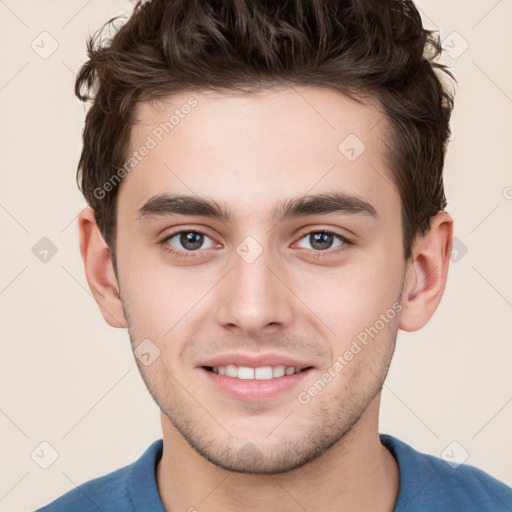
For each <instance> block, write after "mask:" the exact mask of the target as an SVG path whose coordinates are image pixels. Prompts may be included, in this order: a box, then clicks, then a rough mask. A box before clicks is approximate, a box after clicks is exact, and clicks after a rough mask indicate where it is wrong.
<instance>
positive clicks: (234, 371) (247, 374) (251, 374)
mask: <svg viewBox="0 0 512 512" xmlns="http://www.w3.org/2000/svg"><path fill="white" fill-rule="evenodd" d="M203 368H204V369H205V370H207V371H209V372H211V373H216V374H218V375H225V376H226V377H232V378H235V379H240V380H273V379H279V378H282V377H286V376H289V375H295V374H298V373H302V372H305V371H308V370H310V369H311V368H312V366H307V367H305V368H301V367H295V366H285V365H276V366H258V367H251V366H237V365H235V364H227V365H219V366H203Z"/></svg>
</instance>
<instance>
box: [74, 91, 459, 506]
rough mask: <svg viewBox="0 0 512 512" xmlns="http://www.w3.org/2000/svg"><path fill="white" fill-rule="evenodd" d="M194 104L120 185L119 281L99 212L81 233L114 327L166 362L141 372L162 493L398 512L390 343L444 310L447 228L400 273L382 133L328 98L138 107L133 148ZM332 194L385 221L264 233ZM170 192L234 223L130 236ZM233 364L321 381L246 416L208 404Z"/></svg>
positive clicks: (296, 223)
mask: <svg viewBox="0 0 512 512" xmlns="http://www.w3.org/2000/svg"><path fill="white" fill-rule="evenodd" d="M191 96H193V97H194V98H196V99H197V101H198V105H197V107H195V108H194V109H193V110H192V111H191V113H190V114H189V115H188V116H186V117H184V119H182V120H180V123H179V124H178V125H177V126H175V127H174V129H173V131H172V132H171V133H170V134H168V135H167V136H165V137H164V138H163V140H162V141H161V142H159V144H158V145H157V146H156V147H155V148H154V149H152V150H151V151H150V152H149V154H148V155H147V156H146V157H145V158H144V159H143V160H142V161H141V162H140V163H139V164H138V166H137V167H136V169H135V170H133V171H132V172H131V173H130V174H128V175H127V176H126V177H125V178H124V180H123V182H122V183H121V185H120V189H119V195H118V203H117V215H118V221H117V241H116V254H117V276H116V274H115V272H114V270H113V267H112V261H111V258H110V252H109V250H108V247H107V246H106V244H105V242H104V241H103V238H102V236H101V234H100V232H99V229H98V226H97V225H96V223H95V221H94V217H93V213H92V210H91V209H90V208H86V209H84V210H83V211H82V213H81V214H80V217H79V230H80V248H81V253H82V256H83V259H84V264H85V271H86V274H87V279H88V282H89V285H90V287H91V290H92V292H93V294H94V296H95V298H96V300H97V302H98V304H99V306H100V308H101V311H102V313H103V315H104V317H105V320H106V321H107V322H108V323H109V324H110V325H112V326H115V327H128V329H129V334H130V340H131V343H132V347H133V348H135V347H136V346H137V345H138V344H139V343H140V342H141V341H142V340H144V339H146V338H149V339H150V340H151V341H152V343H154V344H155V345H156V346H157V347H158V349H159V350H160V356H159V357H157V358H156V359H155V360H154V361H153V362H152V363H151V364H150V365H148V366H145V365H143V364H141V363H140V361H139V360H138V359H137V364H138V366H139V369H140V371H141V374H142V376H143V378H144V381H145V382H146V385H147V386H148V389H149V390H150V392H151V394H152V396H153V397H154V399H155V401H156V402H157V403H158V405H159V406H160V409H161V411H162V414H161V420H162V430H163V442H164V451H163V455H162V459H161V461H160V462H159V464H158V467H157V470H156V478H157V484H158V488H159V493H160V496H161V498H162V501H163V503H164V506H165V507H166V509H167V510H172V511H178V510H199V511H200V510H207V511H212V512H214V511H224V512H226V511H235V510H243V509H246V507H247V504H248V503H250V505H251V507H250V508H251V510H252V511H266V510H268V506H269V503H271V504H272V508H273V509H275V510H285V511H299V510H300V511H302V510H308V511H309V512H314V511H334V510H352V511H370V510H379V511H392V510H393V508H394V504H395V502H396V498H397V495H398V488H399V472H398V467H397V465H396V462H395V460H394V458H393V456H392V455H391V454H390V452H389V451H388V450H387V449H386V448H385V447H383V446H382V445H381V444H380V440H379V433H378V416H379V406H380V396H381V389H382V385H383V382H384V379H385V377H386V373H387V371H388V367H389V364H390V362H391V359H392V355H393V352H394V349H395V342H396V336H397V332H398V329H402V330H406V331H414V330H417V329H420V328H421V327H422V326H423V325H425V324H426V323H427V322H428V320H429V319H430V318H431V316H432V315H433V313H434V312H435V310H436V308H437V306H438V304H439V302H440V300H441V297H442V294H443V291H444V287H445V283H446V277H447V271H448V263H449V255H450V250H451V238H452V228H453V220H452V218H451V217H450V216H449V215H448V214H447V213H444V212H443V213H440V214H438V215H437V216H435V217H434V218H433V219H432V222H431V229H430V230H429V231H428V233H427V234H426V235H425V236H423V237H421V236H418V238H417V240H416V242H415V244H414V248H413V255H412V257H411V259H410V260H408V261H405V260H404V257H403V246H402V235H401V224H400V223H401V220H400V219H401V211H400V208H401V206H400V199H399V195H398V191H397V190H396V188H395V187H394V186H393V185H392V183H393V182H392V177H391V176H392V175H391V172H390V170H389V169H388V168H387V167H386V159H385V154H386V147H385V145H384V144H385V141H386V138H387V137H389V128H388V127H387V124H386V121H385V118H384V117H383V116H382V114H381V113H380V112H379V110H378V109H377V108H376V107H375V106H372V105H370V104H366V105H362V104H360V103H357V102H355V101H353V100H352V99H350V98H348V97H346V96H345V95H343V94H341V93H338V92H334V91H331V90H327V89H322V88H306V87H301V88H282V89H279V90H276V89H273V90H265V91H260V92H259V93H258V94H257V95H248V94H244V95H237V94H234V93H230V94H213V93H211V92H194V93H193V94H192V93H187V94H182V95H180V96H175V97H173V98H169V99H168V101H166V102H160V103H153V104H149V103H143V104H141V105H140V106H139V108H138V111H137V119H138V123H137V124H135V125H134V127H133V130H132V136H131V147H132V148H138V147H140V146H141V145H143V144H144V142H145V141H146V138H147V136H148V135H149V134H151V131H152V130H153V129H154V128H155V127H156V126H158V124H159V123H160V122H162V121H163V120H166V119H169V116H170V115H171V114H172V113H173V112H174V109H176V108H178V107H179V106H180V105H182V104H184V103H185V102H186V101H187V100H188V99H189V98H190V97H191ZM306 100H307V101H306ZM348 134H356V135H357V137H358V138H359V139H360V140H362V141H363V142H364V144H365V146H366V149H365V151H364V152H363V153H362V154H361V155H360V156H359V157H358V158H357V159H356V160H355V161H353V162H351V161H349V160H348V159H347V158H346V157H345V156H344V155H343V154H342V153H341V152H340V151H339V150H338V146H339V144H340V142H341V141H342V140H343V139H345V137H346V136H347V135H348ZM333 191H338V192H344V193H346V194H350V195H353V196H357V197H358V198H362V199H364V200H365V201H366V202H368V203H370V204H371V205H372V206H373V207H374V209H375V211H376V212H377V215H376V216H375V217H374V216H371V215H368V214H354V213H346V212H335V213H329V214H313V215H307V216H304V217H295V218H288V219H285V220H282V221H279V222H276V221H275V220H274V219H273V218H272V216H271V212H272V211H273V208H274V207H275V206H276V205H277V204H280V203H281V202H283V201H285V200H289V199H293V198H296V197H299V196H304V195H308V194H309V195H311V194H320V193H328V192H333ZM161 193H168V194H187V195H194V196H198V197H200V198H205V199H209V200H215V201H216V202H217V203H219V204H221V205H225V206H226V207H229V208H230V210H231V211H232V212H233V215H234V217H235V218H234V219H233V222H232V223H229V222H226V221H221V220H219V219H213V218H210V217H208V216H204V215H182V214H179V215H177V214H174V215H169V216H147V217H143V218H142V219H138V215H137V212H138V209H139V208H141V207H142V206H143V205H144V203H145V202H146V201H147V200H148V199H150V198H151V197H153V196H154V195H156V194H161ZM180 229H181V230H185V231H187V230H188V231H194V229H196V230H197V229H199V230H201V231H204V232H206V234H207V235H208V236H207V237H205V239H204V240H205V242H204V246H201V248H200V249H196V250H195V252H194V251H190V250H189V251H188V254H189V256H190V257H189V258H188V259H185V258H183V257H180V256H177V255H174V254H170V253H168V252H166V250H165V247H169V246H171V247H172V248H174V249H175V250H178V251H181V252H180V254H184V253H185V252H187V251H186V248H185V247H184V246H183V245H182V244H181V245H180V242H179V237H174V238H173V239H171V240H167V241H163V239H164V238H165V237H168V236H169V235H171V234H174V233H176V232H179V230H180ZM311 230H313V231H314V232H316V233H318V232H323V231H325V230H328V231H333V232H335V233H336V234H339V235H342V236H344V237H346V238H347V239H348V240H349V241H351V242H352V244H346V245H341V246H340V245H339V244H340V240H339V239H337V237H333V238H332V239H331V240H332V243H333V248H328V249H324V250H319V249H318V246H317V245H313V243H312V242H311V237H309V235H308V232H309V231H311ZM247 236H251V237H253V238H254V239H255V240H256V241H257V242H258V243H259V245H260V246H261V249H262V253H261V255H260V256H259V257H258V258H257V259H256V260H255V261H253V262H252V263H247V262H246V261H245V260H244V259H243V258H242V257H240V255H239V254H238V253H237V251H236V249H237V247H238V246H239V244H240V243H241V242H242V241H243V240H244V239H245V238H246V237H247ZM187 247H190V246H187ZM203 247H204V248H203ZM340 247H342V249H341V250H340ZM192 252H193V254H191V253H192ZM413 292H414V293H413ZM393 304H395V305H396V304H401V311H400V312H399V313H398V314H397V315H396V316H395V317H394V318H393V319H392V320H390V321H389V322H388V323H386V324H385V326H384V327H383V328H382V329H380V330H379V332H378V334H377V335H376V336H375V337H374V338H373V339H372V340H371V341H370V342H369V343H368V345H367V346H365V347H364V349H363V350H361V351H360V352H359V353H357V355H355V356H354V357H353V359H352V360H350V361H349V362H348V364H347V365H346V366H345V367H344V368H343V370H342V371H340V372H338V373H336V376H335V377H334V378H333V379H332V380H331V381H330V382H329V384H328V385H327V386H325V388H324V389H322V390H321V391H320V392H319V393H318V394H317V395H316V396H314V397H313V398H312V399H311V401H310V402H309V403H307V404H303V403H300V402H299V400H298V399H297V396H298V393H299V392H301V391H304V390H308V388H309V387H310V386H311V385H312V384H313V383H314V382H315V381H317V380H318V379H319V378H320V377H321V376H322V374H323V373H324V372H325V371H327V370H328V369H329V368H330V367H332V365H333V363H334V361H336V358H337V356H339V355H340V354H341V355H342V354H344V353H345V352H346V351H347V350H348V349H349V348H350V346H351V343H352V342H353V340H354V339H356V336H357V335H358V334H359V333H361V332H362V331H363V330H364V329H365V328H366V327H368V326H372V325H374V324H375V323H376V321H377V320H378V319H379V318H380V315H382V314H383V313H385V312H386V311H387V310H389V309H390V308H392V306H393ZM230 352H240V353H243V354H256V353H257V354H261V353H268V352H275V353H278V354H284V355H289V356H291V357H294V358H297V359H300V360H301V361H307V362H308V364H310V365H311V366H313V369H312V370H310V371H309V373H308V375H307V377H306V378H304V379H303V380H302V382H301V383H300V385H299V386H297V388H293V389H291V390H288V391H286V392H285V393H283V394H281V395H280V396H278V397H275V398H273V399H269V400H262V401H258V402H255V401H245V400H241V399H236V398H233V397H231V396H230V395H227V394H225V393H223V392H220V391H219V390H217V389H216V388H214V387H213V386H212V385H211V384H210V383H209V382H208V381H207V380H206V379H205V378H204V370H202V369H200V368H198V366H197V365H198V364H199V363H200V362H201V361H204V360H206V359H208V358H212V357H214V356H217V355H221V354H225V353H230ZM198 475H200V477H198ZM192 507H193V508H192Z"/></svg>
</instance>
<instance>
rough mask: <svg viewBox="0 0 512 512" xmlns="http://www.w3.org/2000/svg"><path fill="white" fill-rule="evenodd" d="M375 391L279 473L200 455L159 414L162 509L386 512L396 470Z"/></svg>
mask: <svg viewBox="0 0 512 512" xmlns="http://www.w3.org/2000/svg"><path fill="white" fill-rule="evenodd" d="M379 402H380V396H379V395H377V396H376V397H375V399H374V400H373V401H372V403H371V404H370V405H369V406H368V408H367V409H366V411H365V413H364V414H363V416H361V418H360V419H359V421H358V422H357V423H356V424H354V425H353V427H352V428H351V430H350V431H349V432H347V433H346V434H345V435H344V436H343V437H342V438H341V439H340V440H339V441H338V442H337V443H335V444H334V445H333V446H331V447H330V448H329V449H328V450H326V451H325V452H324V453H323V454H322V455H320V456H319V457H317V458H316V459H313V460H312V461H310V462H308V463H307V464H305V465H303V466H301V467H299V468H296V469H294V470H291V471H287V472H285V473H277V474H248V473H234V472H231V471H227V470H225V469H223V468H220V467H218V466H216V465H214V464H212V463H211V462H209V461H208V460H206V459H205V458H203V457H202V456H201V455H199V454H198V453H197V452H196V451H195V450H194V449H193V448H192V447H191V446H190V445H189V444H188V442H187V441H186V440H185V439H184V438H183V437H182V436H181V434H180V433H179V432H178V431H177V430H176V429H175V428H174V426H173V425H172V423H171V422H170V421H169V420H168V418H167V417H166V416H164V415H162V430H163V439H164V449H163V453H162V458H161V460H160V462H159V463H158V466H157V469H156V478H157V485H158V489H159V493H160V496H161V499H162V502H163V504H164V507H165V509H166V510H167V512H175V511H178V510H187V511H189V510H190V511H196V510H206V509H207V510H208V511H209V512H221V511H222V512H235V511H239V510H244V509H246V508H247V505H248V504H250V509H251V511H254V512H267V511H268V509H269V504H270V503H271V504H272V508H273V509H275V510H282V511H286V512H296V511H297V512H299V511H300V512H303V511H304V510H307V511H308V512H320V511H322V512H331V511H332V512H334V511H340V510H350V511H355V512H365V511H370V510H372V511H373V510H379V511H382V512H392V511H393V509H394V505H395V503H396V499H397V496H398V488H399V482H400V477H399V471H398V466H397V464H396V461H395V459H394V457H393V456H392V454H391V453H390V452H389V451H388V450H387V449H386V448H385V447H384V446H383V445H382V444H381V442H380V438H379V433H378V409H379Z"/></svg>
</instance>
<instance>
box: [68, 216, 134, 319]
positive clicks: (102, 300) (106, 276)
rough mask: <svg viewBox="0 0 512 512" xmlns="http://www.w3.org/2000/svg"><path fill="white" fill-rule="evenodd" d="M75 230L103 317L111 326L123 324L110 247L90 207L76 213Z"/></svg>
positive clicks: (90, 282) (122, 313)
mask: <svg viewBox="0 0 512 512" xmlns="http://www.w3.org/2000/svg"><path fill="white" fill-rule="evenodd" d="M78 232H79V236H80V253H81V254H82V259H83V260H84V267H85V275H86V276H87V282H88V283H89V288H90V289H91V292H92V294H93V295H94V298H95V299H96V302H97V303H98V306H99V307H100V310H101V313H102V315H103V318H104V319H105V321H106V322H107V323H108V324H109V325H111V326H112V327H121V328H126V325H127V323H126V319H125V316H124V311H123V305H122V302H121V298H120V296H119V285H118V283H117V279H116V276H115V273H114V267H113V265H112V259H111V256H110V250H109V248H108V246H107V244H106V243H105V241H104V240H103V236H102V235H101V232H100V229H99V227H98V225H97V224H96V220H95V218H94V210H93V209H92V208H89V207H87V208H84V209H83V210H82V211H81V212H80V214H79V215H78Z"/></svg>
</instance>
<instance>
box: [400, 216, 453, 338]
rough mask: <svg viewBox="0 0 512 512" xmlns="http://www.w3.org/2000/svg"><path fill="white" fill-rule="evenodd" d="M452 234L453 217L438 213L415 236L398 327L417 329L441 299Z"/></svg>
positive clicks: (407, 329)
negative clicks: (427, 228)
mask: <svg viewBox="0 0 512 512" xmlns="http://www.w3.org/2000/svg"><path fill="white" fill-rule="evenodd" d="M452 234H453V219H452V217H451V216H450V215H449V214H447V213H445V212H441V213H438V214H437V215H436V216H435V217H433V218H432V219H431V227H430V230H429V231H428V232H427V233H426V234H425V235H424V236H420V235H418V237H417V239H416V241H415V244H414V247H413V255H412V257H411V258H410V260H409V262H408V263H407V265H408V267H407V272H406V284H405V287H404V292H403V297H404V299H403V302H402V305H403V309H402V313H401V315H400V323H399V327H400V329H402V330H404V331H416V330H418V329H421V328H422V327H423V326H424V325H425V324H426V323H427V322H428V321H429V320H430V318H431V317H432V315H433V314H434V312H435V311H436V309H437V307H438V305H439V303H440V302H441V298H442V296H443V292H444V289H445V286H446V279H447V276H448V267H449V263H450V254H451V245H452Z"/></svg>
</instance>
